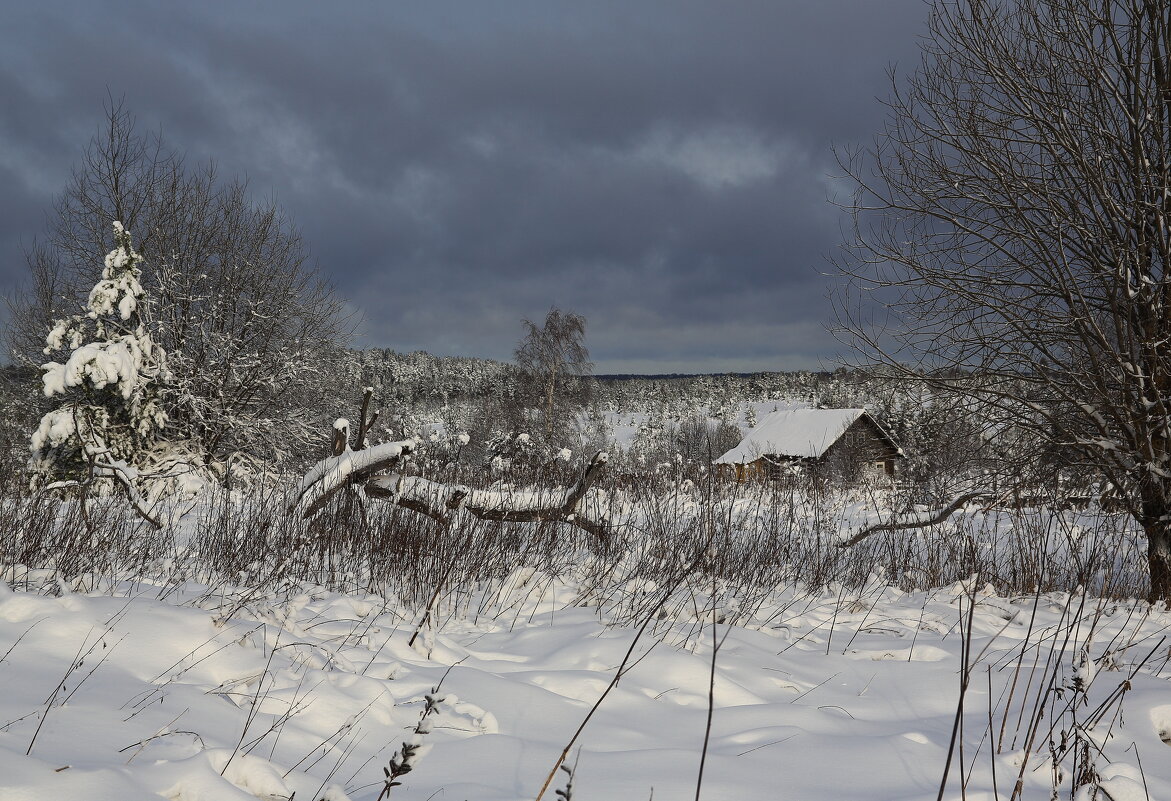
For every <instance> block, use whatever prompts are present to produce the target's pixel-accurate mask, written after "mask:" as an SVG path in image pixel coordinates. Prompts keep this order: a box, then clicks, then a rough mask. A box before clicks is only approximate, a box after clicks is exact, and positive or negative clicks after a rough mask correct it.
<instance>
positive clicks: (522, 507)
mask: <svg viewBox="0 0 1171 801" xmlns="http://www.w3.org/2000/svg"><path fill="white" fill-rule="evenodd" d="M608 459H609V455H608V454H607V453H606V452H604V451H598V452H597V453H596V454H594V457H593V458H592V459H591V460H590V462H589V464H588V465H587V466H586V468H585V470H584V471H583V472H582V475H581V477H580V478H579V479H578V480H577V481H576V482H575V483H574V484H573V486H571V487H568V488H566V489H540V490H524V491H506V490H478V489H471V488H469V487H466V486H462V485H457V484H440V483H438V482H435V481H430V480H428V479H425V478H419V477H417V476H404V475H399V474H397V473H392V474H390V475H386V476H375V477H373V478H371V479H369V480H368V481H367V482H366V493H367V494H368V495H370V496H371V497H376V498H385V499H387V500H390V501H393V502H394V503H396V504H398V505H399V506H402V507H404V508H407V509H410V510H412V511H415V512H418V513H419V514H424V515H427V516H428V517H430V518H432V519H434V520H438V521H439V522H441V523H444V524H447V523H450V522H451V520H452V517H453V516H454V515H455V514H457V513H459V512H460V511H463V512H466V513H467V514H470V515H472V516H473V517H476V518H479V519H480V520H492V521H500V522H513V523H538V522H541V521H558V522H562V523H569V524H570V525H573V526H576V527H578V528H580V529H582V530H583V531H587V532H589V533H590V534H593V535H595V536H597V537H599V538H600V539H603V540H604V539H606V538H607V537H608V536H609V531H608V528H607V526H606V525H605V524H604V523H601V522H598V521H595V520H592V519H590V517H589V516H588V515H586V514H584V513H583V512H582V511H581V510H580V509H579V505H580V503H581V500H582V498H584V497H585V494H586V491H587V490H588V489H589V488H590V485H591V484H593V483H594V481H596V480H597V477H598V475H599V474H600V472H601V470H602V468H603V466H605V464H606V461H607V460H608Z"/></svg>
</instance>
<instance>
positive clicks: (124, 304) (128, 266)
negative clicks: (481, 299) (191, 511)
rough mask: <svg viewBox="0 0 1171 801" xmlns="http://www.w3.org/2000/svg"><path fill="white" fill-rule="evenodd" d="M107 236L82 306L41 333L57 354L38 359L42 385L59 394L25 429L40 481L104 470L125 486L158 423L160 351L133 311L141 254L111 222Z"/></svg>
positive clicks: (139, 295)
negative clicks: (109, 246) (110, 244)
mask: <svg viewBox="0 0 1171 801" xmlns="http://www.w3.org/2000/svg"><path fill="white" fill-rule="evenodd" d="M114 239H115V242H116V247H115V248H114V249H113V250H112V251H110V253H109V254H108V255H107V256H106V260H105V265H104V267H103V269H102V277H101V280H99V281H98V282H97V284H95V285H94V287H93V289H92V290H90V293H89V298H88V300H87V302H86V305H85V307H84V308H83V310H82V312H81V313H79V314H74V315H72V316H70V317H66V318H64V319H61V320H58V321H57V322H56V323H55V324H54V326H53V328H52V330H51V331H50V332H49V335H48V337H46V340H45V345H46V346H45V350H44V352H45V355H52V354H54V353H61V354H62V355H61V357H60V358H59V360H57V361H50V362H46V363H45V364H43V365H41V370H42V376H41V380H42V383H43V385H44V392H45V395H46V396H47V397H50V398H52V397H56V396H62V397H63V399H64V400H65V402H64V403H63V404H62V405H61V406H59V407H58V408H56V409H54V410H52V411H50V412H49V413H47V414H46V415H45V416H44V417H42V418H41V421H40V424H39V425H38V426H37V429H36V431H35V432H33V435H32V442H31V451H32V454H31V459H30V463H29V466H30V469H31V471H32V472H33V475H34V483H35V484H37V485H40V486H45V485H48V486H61V485H62V481H65V482H74V483H76V482H80V481H82V480H89V479H92V478H108V479H113V480H115V481H117V482H118V483H120V484H123V485H124V486H126V487H127V489H131V485H133V484H134V482H135V481H136V480H137V479H138V471H137V470H136V469H135V467H133V465H134V464H135V463H136V462H137V461H138V460H139V459H140V458H141V457H142V455H143V453H144V452H145V451H147V450H148V449H149V448H150V447H151V446H152V445H154V444H155V442H156V441H157V439H158V435H159V433H160V431H161V429H162V428H163V426H164V424H165V423H166V414H165V413H164V412H163V408H162V405H161V403H160V401H159V393H158V385H159V383H160V382H161V381H163V380H165V379H166V377H167V368H166V354H165V353H164V352H163V349H162V348H160V347H158V346H157V345H156V344H155V343H154V340H153V339H152V338H151V335H150V334H149V333H148V332H147V329H146V325H145V323H144V322H143V318H142V314H141V307H142V301H143V296H144V295H145V292H144V290H143V288H142V284H141V283H140V278H141V275H142V267H141V265H142V261H143V259H142V256H141V255H139V254H138V253H137V252H136V251H135V250H134V247H133V243H132V241H131V238H130V234H129V232H127V231H126V230H125V229H124V228H123V227H122V224H121V223H119V222H115V223H114ZM49 482H56V483H52V484H50V483H49ZM132 497H133V496H132Z"/></svg>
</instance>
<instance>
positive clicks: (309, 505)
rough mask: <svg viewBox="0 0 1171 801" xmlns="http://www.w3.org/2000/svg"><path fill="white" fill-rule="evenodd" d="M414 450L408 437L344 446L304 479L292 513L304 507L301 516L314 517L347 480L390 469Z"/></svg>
mask: <svg viewBox="0 0 1171 801" xmlns="http://www.w3.org/2000/svg"><path fill="white" fill-rule="evenodd" d="M414 450H415V441H414V440H411V439H406V440H402V441H401V442H385V443H383V444H381V445H375V446H374V447H372V448H366V449H365V450H360V451H351V450H344V451H342V452H341V453H340V454H338V455H337V456H330V457H329V458H327V459H322V460H321V461H320V462H318V463H317V464H315V465H314V466H313V468H312V469H311V470H310V471H309V472H308V473H306V474H305V477H304V478H302V479H301V483H300V484H299V485H298V486H297V489H296V491H295V492H294V494H293V498H292V500H291V501H290V503H289V508H288V512H289V514H293V513H294V512H296V511H297V510H301V517H312V516H313V515H315V514H317V512H318V511H319V510H320V509H321V508H322V507H324V506H325V505H326V504H327V503H329V500H330V499H331V498H332V497H333V496H334V495H336V494H337V493H338V492H340V491H341V490H342V488H344V487H345V486H347V485H348V484H351V483H356V482H363V481H366V480H367V479H369V478H370V477H371V476H373V475H374V474H375V473H379V472H382V471H383V470H389V469H390V468H392V467H394V466H395V465H397V464H398V463H399V460H400V459H402V458H403V457H404V456H406V455H407V454H409V453H411V452H412V451H414Z"/></svg>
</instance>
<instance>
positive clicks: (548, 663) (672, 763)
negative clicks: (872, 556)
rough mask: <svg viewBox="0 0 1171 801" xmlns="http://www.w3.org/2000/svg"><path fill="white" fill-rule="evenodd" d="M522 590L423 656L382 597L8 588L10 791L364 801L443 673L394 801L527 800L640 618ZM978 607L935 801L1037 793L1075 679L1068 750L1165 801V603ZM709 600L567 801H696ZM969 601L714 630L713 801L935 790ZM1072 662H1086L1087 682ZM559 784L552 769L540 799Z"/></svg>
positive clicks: (811, 600) (1169, 719)
mask: <svg viewBox="0 0 1171 801" xmlns="http://www.w3.org/2000/svg"><path fill="white" fill-rule="evenodd" d="M46 575H47V574H46ZM8 578H9V580H10V582H11V583H15V582H12V579H14V578H21V577H18V576H15V575H14V574H13V573H11V572H10V573H9V575H8ZM23 578H25V579H27V578H30V577H27V576H26V577H23ZM31 578H32V579H33V580H34V583H35V582H36V581H38V580H40V579H41V578H42V577H41V576H37V575H33V576H31ZM514 578H515V580H514V581H513V582H512V584H511V586H509V587H508V588H507V592H506V593H505V595H504V596H503V597H497V598H495V600H494V602H493V603H492V604H491V605H490V608H491V609H492V610H493V611H492V613H491V615H490V616H483V615H481V616H479V617H477V615H476V613H475V610H476V609H477V608H478V606H480V604H478V603H477V600H476V599H474V598H473V599H471V600H470V601H469V600H467V599H465V600H464V601H461V604H462V605H463V608H464V609H465V610H467V611H465V612H463V613H460V614H457V615H453V614H451V610H450V609H449V608H448V609H443V608H441V609H440V610H437V615H436V617H437V619H439V620H440V621H441V623H442V625H441V628H440V630H439V631H438V632H435V631H431V630H427V631H426V632H425V634H424V635H423V636H422V637H420V638H419V640H418V641H417V642H416V644H415V646H414V647H408V645H407V642H408V640H409V638H410V635H411V633H412V631H413V621H411V620H407V619H404V616H403V615H401V614H400V613H399V611H398V610H397V609H396V608H394V607H393V606H391V605H388V604H387V602H386V601H385V600H383V599H381V598H379V597H376V596H364V597H356V596H345V595H338V594H334V593H330V592H326V591H324V590H317V589H312V588H306V589H305V591H304V592H302V593H299V594H292V595H289V596H288V597H286V598H284V599H283V600H280V601H277V600H274V599H269V600H268V601H266V602H264V603H255V602H254V603H251V604H249V605H248V606H247V607H246V609H245V610H244V611H242V612H240V613H238V614H236V615H235V616H234V617H232V618H231V619H229V620H227V621H226V622H223V623H217V619H218V617H217V616H218V615H219V614H220V613H221V611H222V609H224V608H230V607H231V606H232V605H233V604H232V599H230V598H221V597H220V596H212V597H207V596H204V595H201V594H200V592H201V591H200V588H198V587H196V586H194V585H186V586H184V587H182V588H180V590H179V591H176V592H170V593H166V592H164V591H163V590H162V588H160V587H152V586H149V585H126V586H122V587H119V588H109V587H107V588H103V589H102V591H100V592H91V593H88V594H83V593H80V592H74V591H72V590H70V589H69V588H61V589H62V591H63V594H62V595H60V596H59V597H53V596H51V595H50V594H48V593H46V592H44V591H40V592H24V591H22V592H14V591H13V590H12V589H11V588H10V586H9V584H4V583H3V582H0V686H2V687H3V691H2V693H0V798H2V799H4V801H25V800H26V799H30V800H31V799H35V800H36V801H52V800H55V799H61V800H62V801H64V800H65V799H69V800H70V801H138V799H143V801H145V799H151V800H152V801H153V800H154V799H159V798H166V799H172V800H173V801H233V800H234V799H254V798H261V799H286V798H289V797H290V796H292V794H293V793H294V791H295V792H296V799H298V801H301V800H303V799H306V800H315V799H319V798H325V799H327V801H340V800H341V799H343V798H347V797H348V798H350V799H354V801H359V799H369V801H374V799H375V798H377V797H378V795H379V792H380V790H381V789H382V777H383V767H384V766H386V765H387V764H388V760H389V759H390V758H391V757H392V755H393V754H394V752H395V750H396V749H397V748H399V747H400V744H401V743H402V741H403V740H405V739H407V738H408V737H409V736H410V733H411V730H412V729H413V728H414V726H415V725H416V723H417V722H418V718H419V713H420V711H421V708H422V703H423V698H424V696H425V695H426V694H427V693H428V692H430V691H431V688H432V687H434V686H436V685H437V684H438V683H439V682H440V681H441V680H442V687H441V689H440V692H439V694H440V695H443V696H445V700H444V701H443V702H442V703H441V705H440V712H439V714H438V717H437V719H435V720H434V726H433V730H432V731H431V733H429V734H427V735H426V736H425V737H423V738H422V742H423V743H424V745H423V747H422V749H421V751H420V753H419V755H418V756H417V757H416V759H415V769H414V770H413V771H412V772H410V773H408V774H407V775H405V776H403V777H402V778H401V781H402V782H403V783H402V785H401V786H398V787H395V788H394V789H393V791H392V793H391V796H390V797H391V798H394V799H420V800H422V799H437V800H440V799H477V801H494V800H495V799H500V800H502V801H503V799H532V798H536V796H537V793H538V791H539V789H540V787H541V785H542V782H543V781H544V779H545V776H546V775H547V773H548V772H549V771H550V769H551V768H552V766H553V765H554V762H555V760H556V758H557V756H558V754H559V753H560V751H561V749H562V748H563V747H564V746H565V744H566V743H567V742H568V741H569V738H570V737H571V736H572V734H573V732H574V731H575V730H576V729H577V727H578V726H579V724H580V723H581V722H582V720H583V719H584V718H585V716H586V715H587V713H588V712H589V709H590V707H591V705H592V704H593V703H594V701H595V700H597V699H598V697H599V696H600V695H601V693H602V692H603V691H604V690H605V688H606V686H607V685H608V683H609V682H610V680H611V678H612V677H613V676H614V673H615V670H616V669H617V667H618V665H619V664H620V663H621V662H622V659H623V655H624V654H625V653H626V651H627V649H628V648H629V647H630V645H631V643H632V641H633V640H634V639H635V637H636V630H635V628H634V627H631V626H625V625H622V626H612V625H608V624H607V619H606V614H605V613H604V612H602V611H600V610H599V609H598V608H597V607H593V606H578V605H576V603H577V599H578V598H579V594H578V590H579V588H577V587H574V586H572V585H571V584H564V583H558V582H555V581H553V580H552V579H549V578H548V577H543V576H541V575H539V574H532V573H531V572H526V573H523V574H519V575H517V576H515V577H514ZM22 586H23V585H22ZM497 590H499V588H497ZM977 596H978V603H977V605H976V609H975V614H974V617H973V638H972V647H971V651H970V659H971V662H972V664H973V667H972V670H971V674H970V675H971V677H972V679H971V684H970V687H969V690H968V694H967V698H966V701H965V705H964V710H965V712H964V715H963V720H962V722H963V727H962V736H961V737H960V743H961V750H960V751H959V752H958V753H957V754H956V755H955V756H954V757H953V766H952V768H951V772H950V773H951V775H950V779H949V782H948V789H947V793H946V797H947V798H956V799H958V798H960V797H961V795H960V780H961V777H965V780H966V781H967V783H968V788H967V796H966V797H967V798H968V799H973V800H975V799H992V798H1005V799H1007V798H1008V797H1009V796H1010V794H1011V791H1012V786H1013V783H1014V781H1015V780H1016V777H1017V775H1018V772H1019V767H1020V766H1021V765H1023V766H1024V770H1023V772H1021V775H1022V777H1023V782H1024V788H1025V792H1024V797H1025V798H1048V797H1049V793H1050V788H1051V784H1052V771H1051V770H1050V763H1049V762H1047V759H1048V757H1049V745H1048V743H1049V742H1050V741H1051V740H1052V741H1054V742H1058V743H1059V742H1060V740H1061V735H1060V729H1061V728H1066V729H1067V731H1074V729H1073V728H1072V727H1071V726H1070V725H1069V720H1070V718H1069V714H1070V713H1067V714H1066V715H1065V716H1064V717H1063V716H1062V713H1061V709H1062V707H1063V705H1064V704H1066V702H1067V701H1069V700H1071V699H1078V698H1079V697H1080V696H1078V694H1077V693H1076V692H1075V690H1074V689H1072V688H1073V687H1074V685H1075V679H1077V678H1079V677H1080V679H1081V680H1082V681H1087V680H1092V681H1091V683H1090V685H1089V692H1088V694H1087V695H1086V696H1085V698H1084V701H1085V703H1084V704H1083V703H1080V702H1079V703H1076V704H1074V705H1073V707H1072V714H1076V715H1077V716H1078V717H1079V719H1080V720H1081V721H1082V722H1083V725H1087V732H1088V734H1087V737H1086V738H1085V739H1084V740H1083V743H1091V744H1092V745H1093V748H1092V754H1093V757H1094V763H1095V765H1096V769H1097V772H1098V775H1099V777H1100V779H1101V782H1102V786H1103V787H1105V788H1106V789H1108V791H1109V793H1110V797H1111V798H1113V799H1115V801H1129V800H1130V799H1145V798H1148V797H1149V798H1151V799H1167V798H1171V750H1169V748H1171V746H1169V745H1168V744H1167V742H1165V741H1166V740H1171V734H1168V732H1169V731H1171V683H1169V679H1171V667H1169V665H1168V659H1169V657H1171V653H1169V651H1168V640H1167V639H1163V638H1164V637H1166V635H1167V634H1168V632H1169V631H1171V614H1169V613H1168V612H1166V611H1161V610H1152V609H1150V608H1149V607H1148V606H1147V605H1146V604H1144V603H1139V602H1133V603H1129V604H1095V603H1092V602H1090V603H1088V604H1087V605H1086V606H1084V607H1081V606H1079V599H1077V598H1074V599H1069V598H1068V597H1066V596H1062V595H1048V596H1043V597H1041V598H1040V599H1036V598H1034V597H1031V596H1030V597H1022V598H1000V597H995V596H992V595H984V594H980V593H977ZM705 599H706V596H704V595H703V594H702V592H701V591H699V590H698V589H697V594H696V607H695V609H696V611H698V612H699V615H698V618H697V617H696V616H692V617H691V618H690V619H689V620H676V621H672V620H662V621H658V622H657V627H651V628H648V629H647V631H646V632H645V633H644V634H643V635H642V637H641V639H639V640H638V642H637V644H636V645H635V648H634V654H635V657H634V659H633V660H632V661H631V663H628V666H629V665H630V664H632V665H633V666H632V667H629V670H628V672H627V673H625V675H624V676H623V678H622V680H621V681H620V683H619V684H618V685H617V687H616V689H614V691H613V692H612V693H611V694H610V695H609V696H608V697H607V698H606V699H605V701H604V703H603V704H602V705H601V707H600V708H599V709H598V711H597V713H596V714H595V715H594V717H593V718H592V719H591V720H590V721H589V723H588V725H587V726H586V728H585V730H584V732H583V734H582V736H581V738H580V740H579V741H578V745H579V746H580V750H578V749H576V748H575V750H574V751H573V752H572V753H571V755H570V758H569V761H570V763H573V762H576V765H577V770H576V777H575V780H574V787H573V796H572V797H573V799H574V800H575V801H589V800H590V799H652V798H653V799H676V798H693V797H694V796H695V783H696V774H697V770H698V765H699V756H700V752H701V749H702V746H703V741H704V732H705V724H706V719H707V709H708V690H709V676H710V673H709V671H710V668H711V659H712V639H711V637H712V629H711V626H710V624H709V625H707V626H705V627H703V628H702V629H701V628H700V625H699V623H697V619H700V618H710V615H705V614H704V613H703V611H702V610H703V607H704V605H705V603H706V600H705ZM221 603H223V604H225V606H220V604H221ZM967 607H968V602H967V596H965V594H964V588H963V587H960V586H957V587H954V588H950V589H945V590H939V591H935V592H931V593H914V594H903V593H901V592H899V591H897V590H895V589H892V588H889V587H885V586H882V585H880V584H877V583H876V584H874V585H873V586H871V587H869V588H867V589H866V590H864V591H862V592H846V591H844V590H842V589H840V588H836V589H834V588H831V589H830V590H827V591H824V592H820V593H816V594H806V593H803V592H801V591H799V590H797V589H795V588H792V587H789V588H778V590H777V592H776V593H775V594H774V596H773V597H772V599H771V601H770V602H769V603H768V604H766V605H764V606H762V607H761V608H760V610H759V611H757V612H755V613H754V614H753V615H752V616H751V617H750V619H748V620H746V621H743V625H737V626H726V625H718V626H717V627H716V632H717V635H718V637H719V639H720V641H721V642H722V645H721V647H720V648H719V650H718V653H717V654H716V660H715V666H716V675H715V682H714V701H715V706H714V715H713V719H712V727H711V740H710V744H709V748H708V758H707V763H706V766H705V772H704V777H703V787H702V797H703V798H704V799H710V800H711V801H715V800H716V799H729V800H731V799H737V800H739V799H835V801H844V800H845V799H866V800H867V801H878V800H879V799H934V798H935V797H936V794H937V792H938V788H939V784H940V779H941V776H942V774H943V770H944V765H945V763H946V761H947V754H948V745H949V741H950V738H951V733H952V728H953V722H954V719H955V712H956V702H957V697H958V692H959V683H960V672H961V671H960V668H961V655H962V653H963V642H964V639H963V637H962V636H961V633H962V627H961V621H962V620H963V612H964V610H965V609H967ZM485 608H488V607H487V606H485ZM730 612H734V610H729V609H728V608H727V607H725V608H724V609H723V610H722V611H721V612H720V614H728V613H730ZM1071 621H1076V625H1070V622H1071ZM1086 643H1088V646H1087V645H1085V644H1086ZM1083 647H1088V649H1089V654H1090V656H1091V657H1092V658H1094V660H1095V661H1093V662H1090V663H1082V664H1081V666H1080V668H1079V667H1078V665H1079V660H1080V659H1081V657H1080V656H1079V654H1080V653H1081V650H1082V648H1083ZM1055 649H1056V650H1055ZM1062 649H1064V650H1062ZM1047 665H1049V666H1053V665H1057V666H1059V669H1058V670H1057V672H1056V676H1057V679H1056V682H1055V685H1054V687H1055V688H1058V687H1064V689H1062V690H1061V696H1062V697H1061V698H1060V699H1059V698H1058V697H1057V695H1056V693H1050V695H1049V696H1048V701H1047V712H1046V715H1045V717H1044V720H1043V721H1042V726H1041V729H1040V732H1039V733H1038V734H1037V735H1036V736H1035V737H1034V738H1033V739H1032V747H1031V751H1030V753H1026V746H1027V742H1028V736H1027V732H1026V729H1027V726H1028V720H1029V717H1030V713H1031V711H1032V710H1033V709H1034V706H1035V705H1034V701H1035V699H1036V698H1037V695H1038V692H1039V691H1040V690H1041V688H1043V687H1045V686H1046V684H1045V679H1046V675H1047V674H1046V667H1047ZM1018 666H1019V670H1018ZM445 676H446V678H444V677H445ZM1125 682H1129V684H1128V685H1125V684H1124V683H1125ZM1124 686H1127V687H1129V689H1126V690H1125V692H1123V696H1124V697H1123V699H1122V707H1121V708H1122V714H1121V715H1117V714H1115V713H1116V712H1117V705H1107V706H1106V707H1105V709H1106V711H1105V712H1104V713H1103V715H1102V716H1101V719H1100V720H1099V721H1098V723H1097V725H1096V726H1089V725H1088V724H1086V721H1087V720H1090V719H1091V714H1092V713H1093V712H1094V711H1095V710H1096V709H1097V708H1098V707H1099V705H1100V704H1101V703H1102V702H1103V701H1104V700H1108V699H1109V698H1110V697H1111V693H1115V692H1121V691H1120V689H1119V688H1121V687H1124ZM1010 687H1015V689H1013V690H1012V691H1011V698H1010V692H1009V689H1008V688H1010ZM990 690H991V695H990V694H989V691H990ZM1018 716H1020V717H1021V720H1023V723H1022V722H1018ZM990 718H991V720H992V723H991V724H990V723H989V719H990ZM1051 724H1057V727H1058V730H1057V731H1056V732H1055V733H1054V735H1053V737H1052V738H1050V737H1049V736H1048V734H1047V732H1048V729H1049V727H1050V725H1051ZM990 732H991V734H990ZM998 743H999V748H997V744H998ZM1026 757H1027V758H1026ZM1062 779H1063V781H1064V784H1063V785H1062V786H1063V791H1062V795H1063V796H1064V797H1068V792H1067V791H1068V786H1069V777H1068V775H1065V776H1063V777H1062ZM564 783H565V775H564V774H563V773H559V775H558V777H557V778H556V779H555V780H554V784H553V785H552V786H551V787H550V789H549V791H548V792H547V793H546V796H545V797H546V798H549V799H551V800H552V799H553V794H554V790H555V789H557V788H559V787H563V786H564ZM1083 796H1084V797H1088V796H1085V791H1083ZM1102 797H1104V796H1102Z"/></svg>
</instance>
